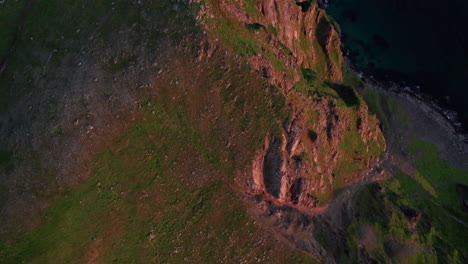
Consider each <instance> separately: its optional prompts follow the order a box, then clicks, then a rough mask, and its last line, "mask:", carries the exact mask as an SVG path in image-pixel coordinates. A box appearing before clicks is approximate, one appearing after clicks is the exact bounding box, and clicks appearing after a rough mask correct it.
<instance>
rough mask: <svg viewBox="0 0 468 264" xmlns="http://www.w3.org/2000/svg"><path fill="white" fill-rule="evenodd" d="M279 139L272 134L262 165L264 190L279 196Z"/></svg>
mask: <svg viewBox="0 0 468 264" xmlns="http://www.w3.org/2000/svg"><path fill="white" fill-rule="evenodd" d="M282 163H283V160H282V158H281V140H279V139H277V138H276V137H274V136H272V139H271V142H270V146H269V147H268V150H267V152H266V155H265V158H264V166H263V181H264V184H265V189H266V191H267V192H268V193H269V194H271V195H272V196H274V197H275V198H279V194H280V190H281V176H282V173H281V164H282Z"/></svg>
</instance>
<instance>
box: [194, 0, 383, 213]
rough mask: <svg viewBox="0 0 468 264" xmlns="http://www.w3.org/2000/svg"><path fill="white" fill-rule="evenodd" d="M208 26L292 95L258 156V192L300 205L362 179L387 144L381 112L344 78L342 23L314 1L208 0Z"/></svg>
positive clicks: (311, 204) (318, 201) (322, 200)
mask: <svg viewBox="0 0 468 264" xmlns="http://www.w3.org/2000/svg"><path fill="white" fill-rule="evenodd" d="M201 10H202V11H201V21H202V23H203V24H204V27H205V29H206V30H207V31H208V32H209V33H210V34H209V35H212V36H214V37H213V39H214V40H213V41H214V42H215V43H216V40H218V39H219V40H220V45H224V46H227V47H228V48H231V50H232V51H233V52H235V53H239V54H241V56H244V57H245V58H246V59H247V60H248V62H249V63H250V65H251V67H252V68H253V69H254V70H255V71H256V72H257V73H258V74H259V75H260V76H262V77H264V78H265V79H266V80H267V81H268V83H270V84H271V85H272V86H275V87H279V90H280V91H281V93H282V94H283V95H284V96H285V98H286V102H287V108H288V109H287V112H288V114H287V115H286V117H285V119H284V120H282V121H281V132H280V133H277V134H270V135H268V136H267V138H266V139H265V144H264V148H263V150H261V151H259V152H258V153H257V156H256V157H255V160H254V162H253V171H252V179H251V180H252V184H250V186H251V187H252V192H253V193H254V194H257V195H258V194H260V195H264V196H265V197H266V198H267V199H272V200H275V201H277V202H280V203H283V204H288V205H291V206H295V207H301V208H305V209H312V208H316V207H318V206H322V205H325V204H326V203H327V202H328V201H329V200H330V199H331V198H332V196H333V195H332V193H333V191H335V190H338V189H341V188H343V187H345V186H347V185H350V184H352V183H353V182H356V181H358V180H361V179H362V178H363V177H364V175H366V172H368V169H369V168H371V167H373V166H374V165H375V164H376V163H377V162H378V159H379V155H380V153H381V151H383V150H384V148H385V143H384V140H383V137H382V133H381V131H380V129H379V127H378V124H379V122H378V120H377V119H376V117H375V116H373V115H370V114H369V112H368V109H367V106H366V105H365V103H364V102H363V101H362V99H361V98H360V97H359V95H357V94H356V93H355V92H354V90H353V88H351V87H348V86H346V85H344V84H343V79H344V76H343V71H342V69H343V57H342V53H341V50H340V39H339V34H338V29H337V28H336V26H335V24H334V23H333V21H332V20H331V19H330V18H329V17H328V16H327V15H326V13H325V11H324V10H322V9H320V8H319V7H318V5H317V4H316V2H314V1H304V2H294V1H273V0H264V1H230V0H225V1H209V2H208V3H207V4H206V5H204V6H202V8H201Z"/></svg>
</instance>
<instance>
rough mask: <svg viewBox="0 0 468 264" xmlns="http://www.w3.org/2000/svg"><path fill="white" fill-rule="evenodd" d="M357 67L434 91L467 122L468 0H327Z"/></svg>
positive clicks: (440, 102)
mask: <svg viewBox="0 0 468 264" xmlns="http://www.w3.org/2000/svg"><path fill="white" fill-rule="evenodd" d="M326 9H327V12H328V13H329V14H330V15H331V16H332V17H333V18H334V19H335V20H336V21H337V22H338V23H339V24H340V26H341V33H342V37H343V43H344V46H345V50H346V53H347V57H348V58H349V59H350V60H351V62H352V63H353V65H354V66H355V67H356V68H357V70H358V71H361V72H363V73H364V74H365V75H368V76H374V77H375V78H376V79H378V80H381V81H393V82H398V83H401V84H402V85H405V86H410V87H413V89H415V90H419V91H420V92H422V93H424V94H428V95H430V97H432V98H433V100H435V101H436V102H437V104H438V105H440V106H441V107H443V108H445V109H450V110H454V111H455V112H456V113H458V119H459V121H460V122H461V123H462V125H463V127H464V128H465V131H466V130H467V128H468V0H444V1H441V0H438V1H435V0H328V1H327V4H326Z"/></svg>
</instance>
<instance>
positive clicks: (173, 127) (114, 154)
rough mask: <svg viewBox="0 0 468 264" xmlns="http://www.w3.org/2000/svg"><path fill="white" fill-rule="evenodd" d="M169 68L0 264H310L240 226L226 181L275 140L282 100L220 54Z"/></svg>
mask: <svg viewBox="0 0 468 264" xmlns="http://www.w3.org/2000/svg"><path fill="white" fill-rule="evenodd" d="M168 68H169V69H171V70H170V71H167V72H164V73H161V74H160V75H158V77H157V79H156V81H155V83H154V86H153V88H154V91H156V94H155V96H154V98H153V99H149V100H148V101H142V102H141V103H140V105H141V117H140V119H139V121H135V123H134V124H132V125H131V126H130V128H129V129H128V130H126V131H123V132H122V134H121V135H120V136H118V137H116V138H115V140H114V143H113V144H112V145H111V146H109V147H108V148H106V149H105V150H103V151H102V152H101V153H100V154H98V155H96V157H95V158H94V159H93V161H92V162H93V167H94V170H93V173H92V175H90V176H89V178H87V179H86V180H85V181H84V182H83V183H81V184H79V185H78V186H77V187H76V188H73V189H72V190H69V191H68V192H64V193H63V194H62V195H61V197H59V198H58V199H57V200H56V201H55V202H54V203H53V204H52V205H51V206H50V207H49V208H48V209H47V210H46V211H45V212H44V213H43V214H42V216H41V223H40V224H39V225H38V226H36V227H34V228H33V229H32V230H30V231H28V232H25V233H22V234H20V235H19V236H18V237H17V238H16V241H11V240H5V241H8V242H5V243H3V244H2V246H1V249H0V262H2V263H83V262H93V261H94V262H99V263H151V262H153V263H184V262H190V263H222V262H224V263H233V262H239V261H246V262H248V263H252V262H261V263H291V262H304V263H313V260H311V259H310V257H307V256H305V255H303V254H302V253H299V252H294V251H291V250H290V249H288V248H287V247H286V246H284V245H278V244H277V243H275V241H276V239H275V238H273V237H271V235H269V234H268V233H267V232H265V230H264V229H262V226H261V225H259V224H258V223H257V222H256V221H255V220H254V219H251V218H250V217H249V216H248V215H247V212H246V209H245V205H244V203H243V202H242V197H241V196H242V193H241V192H239V191H237V188H236V186H237V183H235V182H234V179H235V176H236V175H237V174H238V173H241V172H242V170H241V169H243V168H246V167H248V166H249V165H250V157H251V156H253V152H254V151H255V150H256V149H258V148H259V147H260V145H261V143H262V141H263V139H264V137H265V135H266V133H267V132H268V131H275V130H277V129H278V127H279V124H278V123H277V122H276V120H277V119H278V117H279V115H281V111H282V108H283V105H284V98H282V96H281V95H280V94H279V93H277V92H275V91H274V89H272V88H271V87H269V86H268V85H265V84H264V83H263V82H262V81H261V80H260V79H258V77H257V76H256V75H255V74H254V73H252V72H250V68H249V67H248V66H247V65H246V64H245V63H243V62H242V60H240V61H233V60H231V59H229V58H224V56H223V54H222V52H221V51H219V52H216V53H215V54H214V55H213V56H212V57H211V58H204V59H202V60H201V61H196V58H194V57H193V55H192V51H191V49H185V48H180V49H176V50H175V51H173V53H172V54H171V62H170V65H169V66H168ZM194 69H197V71H196V72H194Z"/></svg>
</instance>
